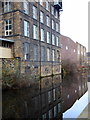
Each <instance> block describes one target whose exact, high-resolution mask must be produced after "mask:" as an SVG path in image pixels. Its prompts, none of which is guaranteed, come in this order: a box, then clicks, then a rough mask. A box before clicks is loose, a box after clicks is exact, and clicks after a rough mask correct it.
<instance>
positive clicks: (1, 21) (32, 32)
mask: <svg viewBox="0 0 90 120" xmlns="http://www.w3.org/2000/svg"><path fill="white" fill-rule="evenodd" d="M0 1H1V0H0ZM0 3H1V4H0V26H1V27H0V41H1V44H0V51H1V49H2V54H0V57H1V58H19V59H20V61H21V68H20V70H21V73H25V72H26V73H30V74H35V73H36V74H40V75H41V76H46V75H51V74H58V73H60V72H61V70H60V68H61V64H60V14H59V13H60V10H61V9H62V2H60V1H58V2H48V1H47V0H46V1H45V2H36V1H34V2H28V0H24V1H23V2H10V1H7V2H2V1H1V2H0ZM6 51H7V52H8V54H7V53H6ZM3 52H4V53H6V54H3ZM1 55H2V56H1Z"/></svg>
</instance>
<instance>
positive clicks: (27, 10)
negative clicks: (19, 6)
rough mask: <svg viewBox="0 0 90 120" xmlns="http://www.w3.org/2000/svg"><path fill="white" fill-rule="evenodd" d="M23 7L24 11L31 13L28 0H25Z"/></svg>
mask: <svg viewBox="0 0 90 120" xmlns="http://www.w3.org/2000/svg"><path fill="white" fill-rule="evenodd" d="M23 7H24V13H26V14H28V13H29V4H28V2H27V1H26V0H25V2H23Z"/></svg>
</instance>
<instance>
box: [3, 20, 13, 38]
mask: <svg viewBox="0 0 90 120" xmlns="http://www.w3.org/2000/svg"><path fill="white" fill-rule="evenodd" d="M4 22H5V36H9V35H12V20H11V19H8V20H5V21H4ZM10 26H11V27H10ZM7 28H8V29H7ZM7 33H8V34H7Z"/></svg>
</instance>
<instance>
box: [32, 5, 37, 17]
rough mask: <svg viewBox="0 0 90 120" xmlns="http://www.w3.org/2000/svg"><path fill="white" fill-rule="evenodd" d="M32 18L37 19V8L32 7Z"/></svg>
mask: <svg viewBox="0 0 90 120" xmlns="http://www.w3.org/2000/svg"><path fill="white" fill-rule="evenodd" d="M33 18H34V19H37V7H36V6H33Z"/></svg>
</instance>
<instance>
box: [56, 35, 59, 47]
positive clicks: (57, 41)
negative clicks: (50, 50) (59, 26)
mask: <svg viewBox="0 0 90 120" xmlns="http://www.w3.org/2000/svg"><path fill="white" fill-rule="evenodd" d="M56 46H59V37H57V36H56Z"/></svg>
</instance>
